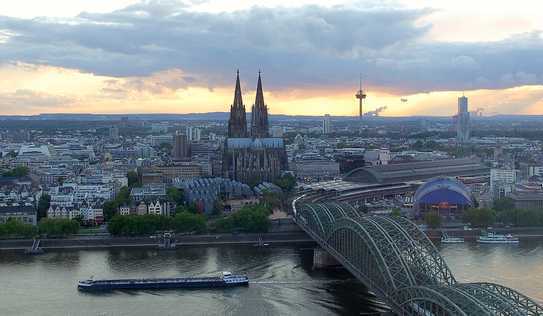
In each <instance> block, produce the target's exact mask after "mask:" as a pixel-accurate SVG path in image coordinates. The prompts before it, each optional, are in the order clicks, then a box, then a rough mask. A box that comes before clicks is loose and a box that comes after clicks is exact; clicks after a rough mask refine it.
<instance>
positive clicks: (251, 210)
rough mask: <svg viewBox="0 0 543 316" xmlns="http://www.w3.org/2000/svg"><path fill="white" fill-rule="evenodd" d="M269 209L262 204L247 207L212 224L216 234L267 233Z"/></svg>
mask: <svg viewBox="0 0 543 316" xmlns="http://www.w3.org/2000/svg"><path fill="white" fill-rule="evenodd" d="M270 212H271V209H270V208H269V207H267V206H266V205H264V204H258V205H250V206H249V205H248V206H244V207H243V208H241V209H240V210H239V211H237V212H235V213H234V214H232V215H229V216H227V217H223V218H221V219H219V220H217V221H216V222H215V223H214V227H213V230H214V231H217V232H225V233H226V232H247V233H262V232H267V231H268V229H269V227H270V220H269V218H268V216H269V215H270Z"/></svg>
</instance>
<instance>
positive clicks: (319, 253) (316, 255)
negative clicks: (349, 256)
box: [313, 248, 341, 269]
mask: <svg viewBox="0 0 543 316" xmlns="http://www.w3.org/2000/svg"><path fill="white" fill-rule="evenodd" d="M339 265H341V264H340V263H339V262H337V260H336V258H334V257H332V255H330V254H329V253H328V252H326V251H325V250H324V249H322V248H314V249H313V269H325V268H330V267H337V266H339Z"/></svg>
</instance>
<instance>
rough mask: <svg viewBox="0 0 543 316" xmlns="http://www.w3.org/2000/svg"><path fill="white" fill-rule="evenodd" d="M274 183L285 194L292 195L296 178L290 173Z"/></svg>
mask: <svg viewBox="0 0 543 316" xmlns="http://www.w3.org/2000/svg"><path fill="white" fill-rule="evenodd" d="M273 183H274V184H276V185H277V186H278V187H280V188H281V189H282V190H283V191H284V192H286V193H290V192H292V190H293V189H294V187H295V186H296V178H295V177H294V176H292V175H291V174H290V173H286V174H284V175H283V176H281V177H279V178H277V179H275V181H274V182H273Z"/></svg>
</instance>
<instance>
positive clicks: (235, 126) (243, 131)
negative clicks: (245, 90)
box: [228, 70, 247, 138]
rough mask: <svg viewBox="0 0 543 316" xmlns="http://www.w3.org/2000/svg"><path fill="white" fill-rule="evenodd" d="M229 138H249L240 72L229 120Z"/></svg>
mask: <svg viewBox="0 0 543 316" xmlns="http://www.w3.org/2000/svg"><path fill="white" fill-rule="evenodd" d="M228 137H230V138H244V137H247V117H246V114H245V106H244V105H243V100H242V98H241V85H240V83H239V70H238V71H237V77H236V91H235V92H234V103H232V106H230V118H229V119H228Z"/></svg>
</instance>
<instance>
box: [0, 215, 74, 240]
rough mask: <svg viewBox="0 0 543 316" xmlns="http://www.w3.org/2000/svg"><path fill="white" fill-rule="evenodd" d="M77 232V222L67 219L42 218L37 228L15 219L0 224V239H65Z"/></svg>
mask: <svg viewBox="0 0 543 316" xmlns="http://www.w3.org/2000/svg"><path fill="white" fill-rule="evenodd" d="M78 232H79V222H77V221H76V220H69V219H56V218H55V219H52V218H44V219H42V220H41V221H40V222H39V223H38V226H34V225H31V224H25V223H23V222H21V221H19V220H16V219H10V220H8V221H7V222H6V223H5V224H0V237H26V238H30V237H35V236H38V235H46V236H47V237H65V236H68V235H72V234H77V233H78Z"/></svg>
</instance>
